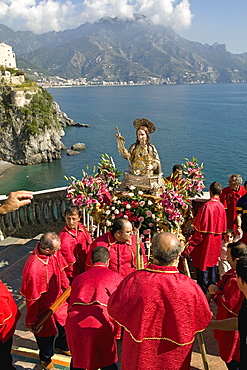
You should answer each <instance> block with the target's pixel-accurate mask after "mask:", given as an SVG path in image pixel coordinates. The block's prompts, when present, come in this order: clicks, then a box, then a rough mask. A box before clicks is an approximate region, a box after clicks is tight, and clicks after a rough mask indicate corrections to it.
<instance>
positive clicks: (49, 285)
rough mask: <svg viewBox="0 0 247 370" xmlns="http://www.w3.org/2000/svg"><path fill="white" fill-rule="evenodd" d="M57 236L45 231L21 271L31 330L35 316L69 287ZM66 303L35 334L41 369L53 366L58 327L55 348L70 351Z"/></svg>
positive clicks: (41, 312)
mask: <svg viewBox="0 0 247 370" xmlns="http://www.w3.org/2000/svg"><path fill="white" fill-rule="evenodd" d="M59 248H60V238H59V236H58V235H57V234H56V233H53V232H48V233H46V234H44V235H43V236H42V237H41V239H40V242H39V243H38V244H37V246H36V248H35V250H34V251H33V253H32V254H31V255H30V256H29V258H28V260H27V262H26V264H25V266H24V269H23V273H22V287H21V293H22V294H23V295H24V297H25V298H26V307H27V312H26V327H27V328H28V329H31V328H32V326H33V324H34V323H35V322H36V321H37V319H38V318H39V317H40V316H41V315H42V314H44V313H45V312H46V311H47V309H48V308H49V307H50V306H51V305H52V304H53V303H54V302H55V301H56V299H57V298H58V297H59V296H60V295H61V294H62V293H63V291H64V290H65V289H66V288H67V287H68V286H69V280H68V278H67V276H66V274H65V272H64V267H65V266H66V263H65V260H64V258H63V256H62V255H61V254H60V252H59V251H58V250H59ZM67 307H68V305H67V303H66V302H65V303H63V305H62V306H61V307H60V308H59V309H58V310H57V311H56V312H55V314H54V315H53V316H51V317H50V318H49V319H48V320H47V321H46V323H45V324H44V326H43V327H42V328H41V330H40V331H39V332H38V333H34V335H35V338H36V341H37V344H38V347H39V356H40V360H41V364H42V366H43V368H44V369H53V368H54V366H53V363H52V360H51V357H52V356H53V354H54V351H53V342H54V339H55V335H56V333H57V330H58V333H59V335H58V337H57V338H56V341H55V347H56V349H57V351H58V352H59V353H63V354H69V350H68V346H67V341H66V335H65V330H64V325H65V321H66V317H67Z"/></svg>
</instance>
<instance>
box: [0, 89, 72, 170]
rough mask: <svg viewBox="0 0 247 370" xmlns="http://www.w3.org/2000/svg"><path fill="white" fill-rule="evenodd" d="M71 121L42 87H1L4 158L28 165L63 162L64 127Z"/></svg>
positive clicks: (0, 136) (0, 143)
mask: <svg viewBox="0 0 247 370" xmlns="http://www.w3.org/2000/svg"><path fill="white" fill-rule="evenodd" d="M71 121H72V120H70V119H69V118H68V117H67V116H66V114H64V113H63V112H61V111H60V109H59V106H58V104H56V103H55V102H54V101H53V98H52V96H51V95H50V94H49V93H48V92H47V91H46V90H43V89H42V88H40V87H37V86H35V85H33V86H27V87H25V86H21V87H18V88H16V87H15V88H14V87H11V86H0V157H1V158H2V159H3V160H5V161H8V162H12V163H14V164H25V165H26V164H35V163H41V162H51V161H52V160H53V159H58V158H61V149H62V147H63V144H62V142H61V136H62V135H63V134H64V132H63V126H65V125H67V124H69V122H71ZM72 122H73V121H72Z"/></svg>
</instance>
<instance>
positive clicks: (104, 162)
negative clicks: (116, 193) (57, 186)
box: [65, 154, 122, 214]
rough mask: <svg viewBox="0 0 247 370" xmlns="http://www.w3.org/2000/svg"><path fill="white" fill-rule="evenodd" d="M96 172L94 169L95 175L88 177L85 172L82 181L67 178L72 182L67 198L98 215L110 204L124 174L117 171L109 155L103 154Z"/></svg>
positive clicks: (68, 188)
mask: <svg viewBox="0 0 247 370" xmlns="http://www.w3.org/2000/svg"><path fill="white" fill-rule="evenodd" d="M95 171H96V170H95V168H94V170H93V172H94V174H93V175H88V174H87V172H85V171H84V170H83V171H82V179H81V180H77V179H76V178H75V177H73V176H71V177H66V176H65V179H66V180H67V181H70V185H69V186H68V187H67V198H69V199H71V201H72V203H73V204H75V205H77V206H79V207H80V208H82V209H86V210H87V211H88V212H89V213H91V214H96V213H97V212H98V210H99V209H102V207H103V206H104V205H105V204H106V205H107V204H110V202H111V197H112V196H111V191H112V190H114V189H115V188H116V187H117V185H118V183H119V181H118V179H119V177H120V176H121V174H122V173H121V172H120V171H118V170H117V169H116V167H115V163H114V162H113V159H112V158H111V157H109V156H108V154H102V157H101V162H100V163H98V171H97V173H95Z"/></svg>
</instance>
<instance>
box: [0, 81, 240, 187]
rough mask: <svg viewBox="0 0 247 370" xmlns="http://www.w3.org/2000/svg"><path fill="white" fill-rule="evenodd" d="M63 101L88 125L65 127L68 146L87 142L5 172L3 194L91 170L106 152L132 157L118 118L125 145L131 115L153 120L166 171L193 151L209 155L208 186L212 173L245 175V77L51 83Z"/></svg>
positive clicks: (121, 164)
mask: <svg viewBox="0 0 247 370" xmlns="http://www.w3.org/2000/svg"><path fill="white" fill-rule="evenodd" d="M48 91H49V92H50V93H51V94H52V96H53V98H54V100H55V101H56V102H57V103H58V104H59V105H60V108H61V109H62V110H63V111H64V112H66V113H67V115H68V117H70V118H72V119H73V120H74V121H75V122H80V123H87V124H89V125H90V127H89V128H79V127H67V128H66V129H65V132H66V134H65V136H64V137H63V142H64V144H65V145H66V147H67V148H70V147H71V145H73V144H74V143H77V142H83V143H85V145H86V149H85V150H84V151H81V152H80V154H78V155H74V156H68V155H67V154H66V151H64V152H63V154H62V159H61V160H56V161H53V162H52V163H42V164H39V165H33V166H16V167H15V168H14V169H12V170H11V171H9V172H8V175H7V176H3V177H1V192H0V193H1V194H7V193H9V192H10V191H12V190H18V189H21V188H22V189H27V190H32V191H37V190H42V189H50V188H54V187H60V186H66V185H67V181H66V180H65V178H64V175H66V176H71V175H72V176H74V177H77V178H80V177H81V170H82V169H85V168H86V166H87V165H88V166H89V171H88V172H91V170H92V168H93V166H94V165H97V163H98V162H99V161H100V158H101V154H102V153H107V154H109V155H110V156H112V157H113V159H114V161H115V163H116V166H117V167H118V169H119V170H122V171H124V170H126V169H127V161H126V160H124V159H123V158H122V157H121V156H120V155H119V153H118V151H117V142H116V136H115V133H116V132H115V126H118V128H119V130H120V132H121V134H122V135H123V136H124V137H125V142H126V147H129V146H130V145H131V144H132V143H133V142H134V141H135V129H134V127H133V124H132V123H133V121H134V119H136V118H140V117H144V118H148V119H150V120H151V121H153V122H154V123H155V125H156V128H157V129H156V132H154V133H153V134H152V135H151V142H152V143H153V144H154V145H155V146H156V148H157V150H158V152H159V155H160V159H161V163H162V170H163V173H164V175H165V176H168V175H169V174H170V173H171V169H172V166H173V165H174V164H177V163H184V158H191V157H192V156H194V157H196V158H197V159H198V162H199V163H201V162H203V163H204V174H205V177H206V181H205V185H206V188H208V186H209V185H210V183H211V182H213V181H220V182H221V183H222V185H223V186H227V185H228V183H227V180H228V177H229V175H230V174H231V173H239V174H241V175H242V176H243V179H244V180H246V179H247V168H246V154H247V150H246V139H247V84H208V85H206V84H200V85H199V84H198V85H170V86H167V85H161V86H155V85H153V86H152V85H148V86H95V87H73V88H53V89H48Z"/></svg>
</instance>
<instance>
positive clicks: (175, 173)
mask: <svg viewBox="0 0 247 370" xmlns="http://www.w3.org/2000/svg"><path fill="white" fill-rule="evenodd" d="M182 178H183V166H182V165H181V164H174V166H173V167H172V173H171V175H170V176H167V177H165V178H164V181H165V183H167V182H172V183H173V185H174V188H178V186H179V185H180V183H181V180H182ZM181 185H183V184H181Z"/></svg>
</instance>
